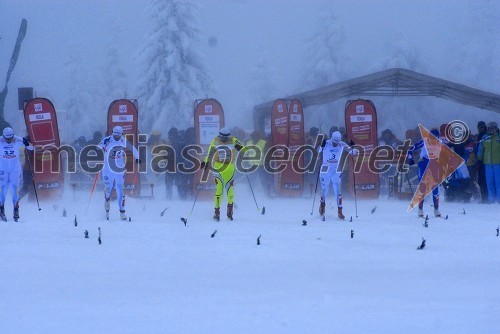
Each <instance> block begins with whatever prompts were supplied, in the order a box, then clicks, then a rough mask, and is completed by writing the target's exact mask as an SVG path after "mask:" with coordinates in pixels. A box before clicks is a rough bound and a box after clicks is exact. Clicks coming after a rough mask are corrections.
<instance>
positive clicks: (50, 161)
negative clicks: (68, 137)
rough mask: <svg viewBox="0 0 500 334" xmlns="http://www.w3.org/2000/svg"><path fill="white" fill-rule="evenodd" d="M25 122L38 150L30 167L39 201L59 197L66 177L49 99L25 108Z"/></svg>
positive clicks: (39, 99)
mask: <svg viewBox="0 0 500 334" xmlns="http://www.w3.org/2000/svg"><path fill="white" fill-rule="evenodd" d="M24 121H25V122H26V128H27V130H28V135H29V137H30V139H31V142H32V144H33V146H34V147H35V152H34V160H33V161H32V160H30V163H31V165H32V169H33V178H34V179H33V181H34V183H35V187H36V190H37V193H38V197H39V198H40V199H47V198H51V197H54V196H60V195H62V192H63V173H62V167H61V158H60V155H59V152H60V150H59V149H60V145H61V141H60V139H59V128H58V126H57V115H56V109H55V108H54V105H53V104H52V102H51V101H50V100H48V99H45V98H41V97H37V98H34V99H31V100H29V101H28V102H27V103H26V105H25V107H24Z"/></svg>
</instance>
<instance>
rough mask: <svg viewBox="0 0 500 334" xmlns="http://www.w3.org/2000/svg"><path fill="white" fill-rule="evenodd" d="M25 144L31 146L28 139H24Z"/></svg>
mask: <svg viewBox="0 0 500 334" xmlns="http://www.w3.org/2000/svg"><path fill="white" fill-rule="evenodd" d="M23 144H24V146H30V142H29V140H28V139H27V138H23Z"/></svg>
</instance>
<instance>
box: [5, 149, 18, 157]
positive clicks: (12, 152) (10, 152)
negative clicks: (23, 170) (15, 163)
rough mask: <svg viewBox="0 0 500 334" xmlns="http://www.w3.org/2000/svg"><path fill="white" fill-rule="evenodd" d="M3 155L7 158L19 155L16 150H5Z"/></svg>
mask: <svg viewBox="0 0 500 334" xmlns="http://www.w3.org/2000/svg"><path fill="white" fill-rule="evenodd" d="M3 157H4V158H5V159H14V158H15V157H17V155H16V151H15V150H3Z"/></svg>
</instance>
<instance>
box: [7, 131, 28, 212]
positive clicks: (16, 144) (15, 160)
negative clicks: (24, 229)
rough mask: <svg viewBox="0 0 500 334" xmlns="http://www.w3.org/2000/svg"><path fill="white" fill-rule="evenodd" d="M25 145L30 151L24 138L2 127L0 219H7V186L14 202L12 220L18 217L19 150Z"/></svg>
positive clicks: (20, 171) (20, 174)
mask: <svg viewBox="0 0 500 334" xmlns="http://www.w3.org/2000/svg"><path fill="white" fill-rule="evenodd" d="M23 146H24V147H26V148H27V149H28V150H30V151H32V150H33V146H32V145H30V143H29V142H28V140H27V139H26V138H22V137H19V136H15V135H14V130H13V129H12V128H11V127H6V128H5V129H3V133H2V137H0V149H1V150H2V153H1V155H0V219H2V220H3V221H7V218H6V217H5V206H4V204H5V198H6V196H7V190H8V188H10V189H11V192H12V203H13V204H14V220H15V221H17V220H18V219H19V194H18V188H19V183H20V182H21V179H22V175H23V174H22V172H23V169H22V167H21V162H20V160H19V150H20V149H21V148H22V147H23Z"/></svg>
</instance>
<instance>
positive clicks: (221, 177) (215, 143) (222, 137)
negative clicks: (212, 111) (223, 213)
mask: <svg viewBox="0 0 500 334" xmlns="http://www.w3.org/2000/svg"><path fill="white" fill-rule="evenodd" d="M242 148H243V144H242V143H241V142H240V141H239V140H238V139H236V138H235V137H233V136H231V133H230V132H229V129H227V128H222V129H221V130H220V131H219V135H218V136H217V137H215V138H214V139H213V140H212V142H211V143H210V147H209V148H208V152H207V156H206V157H205V159H204V160H203V161H202V163H201V169H203V168H205V166H207V164H209V162H211V163H212V166H211V167H212V174H213V175H214V177H215V187H216V188H215V195H214V204H215V213H214V219H215V220H217V221H218V220H219V219H220V202H221V199H222V195H223V191H224V189H225V190H226V193H227V217H228V218H229V219H231V220H233V198H234V188H233V187H234V179H233V178H234V162H235V160H236V152H235V150H238V151H240V150H241V149H242Z"/></svg>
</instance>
